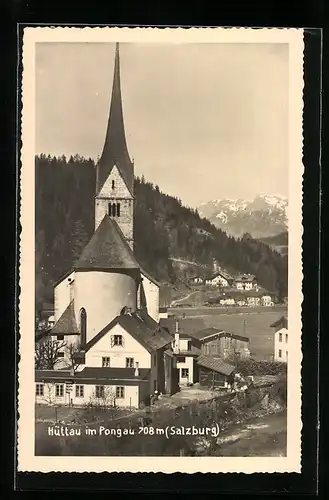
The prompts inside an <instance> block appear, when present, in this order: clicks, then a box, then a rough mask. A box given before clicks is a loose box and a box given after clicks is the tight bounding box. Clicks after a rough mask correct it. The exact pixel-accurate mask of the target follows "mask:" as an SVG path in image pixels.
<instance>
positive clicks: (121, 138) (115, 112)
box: [96, 43, 134, 194]
mask: <svg viewBox="0 0 329 500" xmlns="http://www.w3.org/2000/svg"><path fill="white" fill-rule="evenodd" d="M114 165H116V166H117V168H118V170H119V172H120V174H121V175H122V178H123V180H124V182H125V184H126V186H127V188H128V189H129V191H130V193H131V194H133V191H134V166H133V162H132V161H131V160H130V156H129V153H128V148H127V142H126V134H125V127H124V120H123V110H122V97H121V83H120V55H119V44H118V43H117V44H116V50H115V61H114V73H113V85H112V97H111V104H110V111H109V119H108V124H107V130H106V136H105V142H104V148H103V152H102V154H101V157H100V160H99V162H98V165H97V181H96V193H97V194H99V193H100V191H101V189H102V187H103V186H104V183H105V181H106V179H107V178H108V176H109V174H110V173H111V171H112V169H113V167H114Z"/></svg>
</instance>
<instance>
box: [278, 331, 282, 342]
mask: <svg viewBox="0 0 329 500" xmlns="http://www.w3.org/2000/svg"><path fill="white" fill-rule="evenodd" d="M279 342H282V333H279Z"/></svg>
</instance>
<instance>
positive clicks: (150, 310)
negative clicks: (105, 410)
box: [35, 44, 178, 408]
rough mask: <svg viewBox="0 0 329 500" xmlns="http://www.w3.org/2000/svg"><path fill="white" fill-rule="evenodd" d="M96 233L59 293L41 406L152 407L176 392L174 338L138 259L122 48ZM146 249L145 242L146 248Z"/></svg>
mask: <svg viewBox="0 0 329 500" xmlns="http://www.w3.org/2000/svg"><path fill="white" fill-rule="evenodd" d="M96 169H97V172H96V189H95V207H94V209H95V232H94V234H93V236H92V238H91V240H90V241H89V242H88V243H87V245H86V247H85V248H84V249H83V251H82V253H81V255H80V257H79V258H78V260H77V261H76V262H75V263H74V265H73V267H72V269H70V270H69V271H68V272H67V273H66V274H65V275H64V276H63V277H62V278H61V279H60V280H59V281H58V282H57V283H56V284H55V286H54V306H55V324H54V326H53V328H52V330H51V332H50V335H51V338H52V340H59V341H64V342H63V344H65V345H63V348H62V350H61V352H60V353H59V355H60V358H61V359H60V362H59V363H57V364H56V370H36V375H35V383H36V402H37V403H41V404H42V403H44V404H46V403H47V402H48V403H49V402H50V401H53V402H56V403H58V404H73V405H80V404H85V403H86V402H87V401H90V400H91V399H96V400H99V399H105V398H107V397H108V398H110V399H111V400H112V401H114V402H115V405H116V406H122V407H135V408H137V407H139V406H140V404H141V403H145V404H148V402H149V398H150V396H151V395H152V394H154V392H155V391H158V392H162V393H166V394H173V393H174V392H176V391H177V390H178V370H177V368H176V361H175V356H174V355H173V351H172V344H173V336H172V335H171V334H170V333H169V332H168V331H167V330H166V329H164V328H162V327H161V326H160V323H159V320H160V303H159V293H160V284H159V283H158V282H157V281H156V280H155V279H154V278H152V276H150V275H149V274H148V273H146V272H145V270H144V269H143V268H142V267H141V266H140V264H139V263H138V262H137V260H136V257H135V255H134V230H133V229H134V204H135V198H134V163H133V161H132V160H131V159H130V156H129V152H128V148H127V143H126V136H125V128H124V120H123V105H122V96H121V84H120V54H119V44H116V51H115V62H114V75H113V86H112V97H111V103H110V110H109V118H108V125H107V131H106V136H105V143H104V147H103V151H102V154H101V157H100V159H99V161H98V162H97V165H96ZM145 244H146V245H147V242H145Z"/></svg>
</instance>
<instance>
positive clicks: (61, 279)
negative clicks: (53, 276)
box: [53, 268, 74, 288]
mask: <svg viewBox="0 0 329 500" xmlns="http://www.w3.org/2000/svg"><path fill="white" fill-rule="evenodd" d="M73 272H74V269H72V268H70V269H68V270H67V271H66V273H65V274H63V276H61V277H60V278H59V279H58V280H57V281H55V283H54V285H53V287H54V288H55V287H56V286H57V285H59V284H60V283H61V282H62V281H63V280H65V278H67V277H68V276H70V274H71V273H73Z"/></svg>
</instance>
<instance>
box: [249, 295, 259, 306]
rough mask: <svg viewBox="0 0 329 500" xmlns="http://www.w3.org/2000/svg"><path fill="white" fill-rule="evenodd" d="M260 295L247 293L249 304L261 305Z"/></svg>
mask: <svg viewBox="0 0 329 500" xmlns="http://www.w3.org/2000/svg"><path fill="white" fill-rule="evenodd" d="M260 300H261V299H260V297H258V296H257V295H247V297H246V302H247V305H248V306H251V307H253V306H259V305H260Z"/></svg>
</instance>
